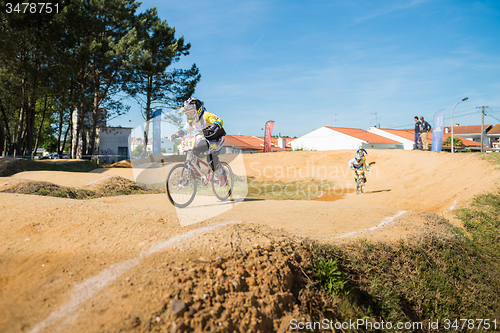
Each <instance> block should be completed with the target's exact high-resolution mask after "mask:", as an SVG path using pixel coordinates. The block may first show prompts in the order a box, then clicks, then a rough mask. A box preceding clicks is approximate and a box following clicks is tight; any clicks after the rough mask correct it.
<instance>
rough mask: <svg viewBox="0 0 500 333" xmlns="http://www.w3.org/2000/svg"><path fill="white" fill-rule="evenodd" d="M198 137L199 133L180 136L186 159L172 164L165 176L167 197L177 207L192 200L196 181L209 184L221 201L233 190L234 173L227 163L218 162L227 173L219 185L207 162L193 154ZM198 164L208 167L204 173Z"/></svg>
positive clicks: (196, 186)
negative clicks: (223, 182) (224, 180)
mask: <svg viewBox="0 0 500 333" xmlns="http://www.w3.org/2000/svg"><path fill="white" fill-rule="evenodd" d="M200 138H201V136H200V135H195V136H190V137H184V138H182V140H181V145H180V147H181V150H182V151H185V152H187V155H186V161H185V162H184V163H179V164H176V165H174V166H173V168H172V169H171V170H170V172H169V173H168V176H167V180H166V191H167V196H168V199H169V200H170V202H171V203H172V204H173V205H174V206H176V207H178V208H185V207H187V206H189V205H190V204H191V203H192V202H193V200H194V198H195V196H196V190H197V188H198V182H200V183H201V184H202V185H203V186H204V187H208V184H211V186H212V191H213V193H214V194H215V196H216V197H217V198H218V199H219V200H221V201H225V200H227V199H228V198H229V197H230V196H231V194H232V192H233V186H234V174H233V170H231V167H230V166H229V164H228V163H226V162H220V164H221V166H222V168H223V169H224V171H225V172H226V175H227V181H226V184H225V185H224V184H222V185H220V184H219V177H218V176H217V175H216V174H215V172H213V171H212V169H211V168H210V167H209V165H208V163H206V162H205V161H203V160H202V159H201V158H199V157H198V156H196V155H195V154H194V151H193V149H194V147H195V144H196V142H197V141H198V140H199V139H200ZM200 164H201V165H204V166H205V167H207V168H208V172H207V173H206V174H205V173H204V172H203V170H202V169H201V166H200Z"/></svg>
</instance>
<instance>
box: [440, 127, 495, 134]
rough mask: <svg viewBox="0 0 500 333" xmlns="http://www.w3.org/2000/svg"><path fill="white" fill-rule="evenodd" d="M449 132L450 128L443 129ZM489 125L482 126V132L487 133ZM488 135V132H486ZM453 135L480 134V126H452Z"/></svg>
mask: <svg viewBox="0 0 500 333" xmlns="http://www.w3.org/2000/svg"><path fill="white" fill-rule="evenodd" d="M445 128H447V129H448V131H450V132H451V127H450V126H447V127H445ZM490 128H491V125H484V130H485V131H486V132H488V129H490ZM488 133H489V132H488ZM455 134H481V125H467V126H453V135H455Z"/></svg>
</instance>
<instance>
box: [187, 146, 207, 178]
mask: <svg viewBox="0 0 500 333" xmlns="http://www.w3.org/2000/svg"><path fill="white" fill-rule="evenodd" d="M194 161H197V162H198V163H201V164H203V165H204V166H206V167H207V168H208V172H207V173H206V174H205V173H204V172H203V171H202V170H201V168H199V167H198V166H197V163H193V162H194ZM184 163H185V164H187V166H188V180H189V178H190V177H191V171H192V170H196V172H197V173H198V174H199V175H200V178H201V180H202V181H203V183H204V184H208V183H209V182H210V181H211V180H210V175H211V174H212V169H211V168H210V166H209V165H208V163H206V162H205V161H203V160H202V159H201V158H200V157H199V156H197V155H195V154H194V152H193V151H192V150H190V151H188V153H187V156H186V161H185V162H184Z"/></svg>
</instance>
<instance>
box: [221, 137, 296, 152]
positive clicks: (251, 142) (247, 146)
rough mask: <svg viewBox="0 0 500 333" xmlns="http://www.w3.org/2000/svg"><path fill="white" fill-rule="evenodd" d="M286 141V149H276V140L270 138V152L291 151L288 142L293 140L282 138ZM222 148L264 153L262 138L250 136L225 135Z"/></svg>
mask: <svg viewBox="0 0 500 333" xmlns="http://www.w3.org/2000/svg"><path fill="white" fill-rule="evenodd" d="M283 139H284V140H286V148H279V147H278V138H271V150H279V151H284V150H291V148H290V142H292V141H293V140H295V138H283ZM224 147H230V148H237V149H241V150H252V151H264V137H257V136H253V135H252V136H250V135H226V141H225V142H224Z"/></svg>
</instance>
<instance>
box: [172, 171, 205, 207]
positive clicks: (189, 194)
mask: <svg viewBox="0 0 500 333" xmlns="http://www.w3.org/2000/svg"><path fill="white" fill-rule="evenodd" d="M197 186H198V181H197V179H196V177H195V176H194V174H193V173H192V172H191V175H190V176H189V177H188V166H187V165H186V164H177V165H174V167H173V168H172V169H171V170H170V172H169V173H168V176H167V182H166V190H167V196H168V200H170V202H171V203H172V204H173V205H175V207H179V208H185V207H187V206H189V204H191V202H193V200H194V197H195V195H196V188H197Z"/></svg>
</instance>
